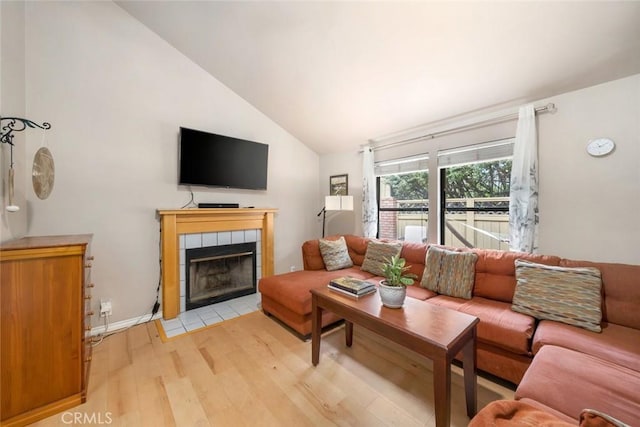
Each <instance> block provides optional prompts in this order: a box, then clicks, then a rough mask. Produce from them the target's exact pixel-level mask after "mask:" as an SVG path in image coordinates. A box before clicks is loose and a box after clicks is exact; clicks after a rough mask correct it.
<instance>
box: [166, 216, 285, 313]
mask: <svg viewBox="0 0 640 427" xmlns="http://www.w3.org/2000/svg"><path fill="white" fill-rule="evenodd" d="M276 211H277V209H269V208H264V209H262V208H261V209H258V208H255V209H254V208H244V209H243V208H238V209H181V210H158V215H159V216H160V223H161V232H160V236H161V237H160V238H161V252H162V254H161V256H162V268H161V275H162V316H163V318H164V320H165V321H166V320H170V319H174V318H175V317H177V316H178V315H179V314H180V313H181V312H183V311H184V308H185V305H184V304H185V250H186V249H190V248H195V247H203V246H217V245H218V246H219V245H226V244H233V243H246V242H256V256H257V260H256V262H257V271H256V276H257V278H260V277H267V276H270V275H272V274H273V259H274V258H273V249H274V248H273V216H274V214H275V212H276ZM247 297H252V296H251V295H248V296H247ZM242 298H245V299H246V297H242ZM253 299H254V300H256V298H255V296H253ZM256 301H257V300H256ZM192 311H195V310H192ZM187 313H188V312H187Z"/></svg>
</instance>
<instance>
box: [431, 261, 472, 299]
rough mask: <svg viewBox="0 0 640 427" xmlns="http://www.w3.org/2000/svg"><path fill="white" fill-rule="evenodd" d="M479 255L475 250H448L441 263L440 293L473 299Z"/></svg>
mask: <svg viewBox="0 0 640 427" xmlns="http://www.w3.org/2000/svg"><path fill="white" fill-rule="evenodd" d="M477 260H478V255H476V254H475V253H473V252H453V251H446V254H445V256H444V258H443V259H442V263H441V264H440V274H439V275H438V293H440V294H443V295H449V296H450V297H457V298H464V299H471V295H472V293H473V284H474V282H475V278H476V261H477Z"/></svg>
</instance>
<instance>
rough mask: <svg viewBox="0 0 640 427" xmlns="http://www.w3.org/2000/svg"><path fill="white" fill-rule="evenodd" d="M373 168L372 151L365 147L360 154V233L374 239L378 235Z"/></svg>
mask: <svg viewBox="0 0 640 427" xmlns="http://www.w3.org/2000/svg"><path fill="white" fill-rule="evenodd" d="M373 167H374V161H373V150H372V149H371V147H365V148H364V150H363V153H362V176H363V182H362V233H363V234H364V237H376V234H377V233H378V206H377V204H376V176H375V173H374V171H373Z"/></svg>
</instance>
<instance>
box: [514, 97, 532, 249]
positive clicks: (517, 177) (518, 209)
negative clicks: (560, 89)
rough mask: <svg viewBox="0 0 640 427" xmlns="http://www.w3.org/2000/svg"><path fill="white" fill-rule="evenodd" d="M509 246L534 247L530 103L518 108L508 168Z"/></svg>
mask: <svg viewBox="0 0 640 427" xmlns="http://www.w3.org/2000/svg"><path fill="white" fill-rule="evenodd" d="M509 246H510V248H511V250H512V251H518V252H528V253H533V252H535V251H536V250H537V248H538V135H537V132H536V113H535V110H534V108H533V105H525V106H523V107H520V111H519V118H518V129H517V130H516V141H515V145H514V147H513V162H512V168H511V191H510V195H509Z"/></svg>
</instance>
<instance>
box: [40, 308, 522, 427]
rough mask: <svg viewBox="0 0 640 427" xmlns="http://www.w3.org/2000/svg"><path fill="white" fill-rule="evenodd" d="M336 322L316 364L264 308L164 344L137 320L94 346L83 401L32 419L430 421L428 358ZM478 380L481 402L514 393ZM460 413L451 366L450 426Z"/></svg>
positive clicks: (457, 379)
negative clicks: (347, 342)
mask: <svg viewBox="0 0 640 427" xmlns="http://www.w3.org/2000/svg"><path fill="white" fill-rule="evenodd" d="M343 328H344V326H341V327H339V328H336V329H334V330H332V331H329V332H327V333H325V334H324V335H323V339H322V345H321V353H320V363H319V365H318V366H317V367H315V368H314V367H313V366H312V365H311V343H310V342H309V341H307V342H303V341H301V340H300V339H298V338H297V337H296V336H294V335H293V334H292V333H291V332H289V331H288V330H286V329H285V328H284V327H283V326H282V325H280V324H279V323H278V322H276V321H275V320H273V319H272V318H269V317H267V316H265V315H264V314H263V313H262V312H254V313H251V314H247V315H245V316H242V317H239V318H235V319H231V320H228V321H225V322H223V323H220V324H217V325H214V326H212V327H209V328H207V329H203V330H201V331H198V332H195V333H192V334H189V335H183V336H180V337H177V338H175V339H173V340H171V341H169V342H167V343H163V342H162V341H161V340H160V337H159V334H158V331H157V329H156V326H155V324H153V323H149V324H144V325H139V326H136V327H134V328H131V329H129V330H128V331H125V332H123V333H120V334H117V335H114V336H112V337H109V338H107V339H105V340H104V342H103V343H102V344H100V345H99V346H97V347H95V348H94V353H93V361H92V366H91V376H90V381H89V394H88V400H87V403H85V404H83V405H80V406H78V407H76V408H73V409H71V410H69V411H67V412H68V413H62V414H57V415H54V416H52V417H49V418H47V419H46V420H42V421H41V422H39V423H36V424H35V425H37V426H60V425H73V423H69V422H68V421H69V420H71V419H72V417H82V418H83V419H84V421H85V422H84V425H87V424H95V425H98V424H100V422H99V421H102V423H101V424H102V425H107V424H109V425H113V426H136V427H137V426H234V427H235V426H293V425H295V426H325V425H326V426H330V425H359V426H367V427H369V426H433V425H435V420H434V417H433V383H432V375H431V371H430V369H431V367H430V362H429V361H428V360H426V359H423V358H421V357H419V356H417V355H415V354H414V353H411V352H409V351H406V350H403V349H402V348H400V347H398V346H396V345H395V344H393V343H391V342H389V341H387V340H385V339H383V338H380V337H377V336H376V335H374V334H372V333H370V332H368V331H366V330H362V329H361V328H358V326H357V325H355V327H354V344H353V347H351V348H347V347H345V346H344V330H343ZM478 383H479V387H478V407H479V408H482V407H483V406H484V405H486V404H487V403H489V402H490V401H492V400H496V399H503V398H512V397H513V391H511V390H510V389H508V388H505V387H503V386H500V385H498V384H495V383H493V382H490V381H488V380H486V379H484V378H481V377H479V379H478ZM69 413H71V414H69ZM78 414H79V415H78ZM77 419H79V418H77ZM87 421H88V422H87ZM91 421H93V423H92V422H91ZM109 421H110V422H109ZM468 422H469V420H468V418H467V417H466V414H465V402H464V392H463V387H462V377H461V369H459V368H457V367H455V366H454V367H453V375H452V425H453V426H466V425H467V423H468ZM75 425H79V424H75Z"/></svg>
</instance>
